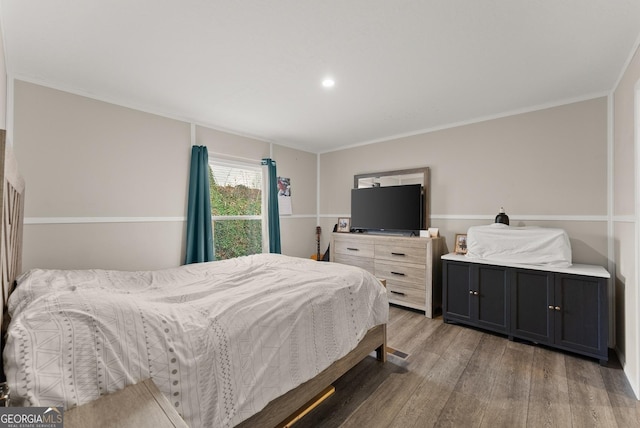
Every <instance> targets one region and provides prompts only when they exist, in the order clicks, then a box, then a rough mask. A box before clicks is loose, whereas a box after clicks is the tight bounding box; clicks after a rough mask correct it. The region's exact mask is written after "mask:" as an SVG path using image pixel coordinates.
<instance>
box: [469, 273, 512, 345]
mask: <svg viewBox="0 0 640 428" xmlns="http://www.w3.org/2000/svg"><path fill="white" fill-rule="evenodd" d="M508 283H509V282H508V277H507V268H505V267H501V266H491V265H474V266H473V267H472V273H471V293H473V294H471V293H470V297H471V318H472V319H474V320H476V321H477V325H478V327H482V328H486V329H489V330H493V331H496V332H500V333H506V332H507V330H508V325H509V317H508V306H509V305H508V304H507V303H508V300H507V296H508V295H509V293H508V289H507V285H508Z"/></svg>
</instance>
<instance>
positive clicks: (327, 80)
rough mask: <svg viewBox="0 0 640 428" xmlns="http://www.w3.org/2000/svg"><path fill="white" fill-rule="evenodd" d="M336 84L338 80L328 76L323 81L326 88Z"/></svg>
mask: <svg viewBox="0 0 640 428" xmlns="http://www.w3.org/2000/svg"><path fill="white" fill-rule="evenodd" d="M335 84H336V82H335V81H334V80H333V79H331V78H327V79H324V80H323V81H322V86H324V87H325V88H333V86H334V85H335Z"/></svg>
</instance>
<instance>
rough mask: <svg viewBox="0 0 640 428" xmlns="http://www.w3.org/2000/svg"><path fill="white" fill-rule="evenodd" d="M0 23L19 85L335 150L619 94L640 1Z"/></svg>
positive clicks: (375, 4)
mask: <svg viewBox="0 0 640 428" xmlns="http://www.w3.org/2000/svg"><path fill="white" fill-rule="evenodd" d="M0 19H1V20H2V24H1V25H2V30H3V37H4V44H5V51H6V52H5V54H6V66H7V72H8V74H9V77H15V78H18V79H23V80H27V81H31V82H35V83H40V84H44V85H47V86H51V87H54V88H58V89H62V90H66V91H69V92H73V93H77V94H81V95H86V96H90V97H93V98H96V99H100V100H104V101H109V102H113V103H116V104H121V105H124V106H128V107H132V108H136V109H140V110H145V111H149V112H152V113H157V114H161V115H165V116H169V117H173V118H178V119H182V120H186V121H189V122H193V123H197V124H201V125H205V126H209V127H213V128H216V129H220V130H225V131H231V132H234V133H238V134H241V135H247V136H252V137H257V138H260V139H262V140H265V141H271V142H274V143H278V144H283V145H287V146H292V147H297V148H300V149H302V150H306V151H310V152H326V151H331V150H334V149H337V148H342V147H348V146H352V145H359V144H364V143H369V142H374V141H381V140H385V139H389V138H392V137H396V136H401V135H411V134H416V133H420V132H423V131H428V130H433V129H439V128H443V127H447V126H452V125H455V124H460V123H468V122H472V121H476V120H481V119H483V118H489V117H498V116H501V115H504V114H510V113H513V112H518V111H526V110H530V109H535V108H538V107H543V106H549V105H556V104H561V103H565V102H569V101H574V100H580V99H587V98H591V97H594V96H599V95H603V94H606V93H608V92H609V91H611V90H612V89H613V87H614V85H615V84H616V81H617V79H618V78H619V76H620V74H621V72H622V71H623V68H624V66H625V64H626V62H627V61H628V59H629V57H630V55H631V53H632V51H633V49H634V47H635V46H637V41H638V40H639V39H638V37H639V35H640V1H639V0H560V1H558V0H546V1H545V0H537V1H532V0H424V1H418V0H411V1H409V0H322V1H309V0H241V1H233V0H181V1H178V0H173V1H171V0H134V1H132V0H109V1H104V0H47V1H37V0H21V1H16V0H0ZM327 76H331V77H333V78H334V79H335V82H336V83H335V86H334V87H333V88H331V89H325V88H323V86H322V85H321V81H322V80H323V78H325V77H327Z"/></svg>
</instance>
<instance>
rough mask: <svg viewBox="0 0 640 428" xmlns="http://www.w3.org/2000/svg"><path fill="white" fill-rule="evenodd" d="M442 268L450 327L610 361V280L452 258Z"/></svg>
mask: <svg viewBox="0 0 640 428" xmlns="http://www.w3.org/2000/svg"><path fill="white" fill-rule="evenodd" d="M585 266H586V265H585ZM442 267H443V319H444V321H445V322H450V323H462V324H467V325H472V326H474V327H479V328H482V329H486V330H491V331H495V332H498V333H503V334H506V335H507V336H508V337H509V338H519V339H525V340H529V341H532V342H535V343H539V344H543V345H547V346H551V347H555V348H559V349H563V350H566V351H571V352H576V353H579V354H582V355H586V356H589V357H593V358H597V359H598V360H600V361H601V362H605V361H607V359H608V348H607V342H608V301H607V280H606V277H605V276H589V275H578V274H573V273H567V272H558V271H545V270H537V269H527V268H519V267H513V266H510V267H509V266H499V265H492V264H486V263H473V262H466V261H456V260H446V259H444V260H443V265H442ZM564 270H565V271H566V270H567V269H564ZM569 270H570V269H569ZM576 272H581V270H580V269H576ZM605 272H606V271H605Z"/></svg>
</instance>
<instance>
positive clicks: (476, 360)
mask: <svg viewBox="0 0 640 428" xmlns="http://www.w3.org/2000/svg"><path fill="white" fill-rule="evenodd" d="M387 333H388V345H389V346H391V347H393V348H395V349H398V350H400V351H402V352H405V353H407V354H409V356H408V357H407V358H406V359H404V360H403V359H401V358H398V357H396V356H394V355H390V356H389V360H388V362H387V363H386V364H382V363H379V362H378V361H376V360H375V359H374V358H372V357H370V358H367V359H366V360H365V361H363V362H361V363H360V364H359V365H357V366H356V367H355V368H354V369H353V370H351V371H350V372H348V373H347V374H346V375H344V376H343V377H342V378H340V379H339V380H338V381H337V382H336V383H334V386H335V387H336V392H335V394H334V395H333V396H331V397H330V398H329V399H327V400H326V401H325V402H324V403H322V404H321V405H320V406H319V407H318V408H316V409H315V410H313V411H312V412H311V413H309V414H308V415H307V416H305V417H304V418H303V419H302V420H300V421H299V422H298V423H296V424H295V428H305V427H310V428H311V427H314V428H316V427H358V428H360V427H367V428H370V427H465V428H466V427H487V428H488V427H491V428H496V427H536V428H537V427H579V428H582V427H599V428H602V427H625V428H627V427H640V402H638V401H637V400H636V398H635V395H634V394H633V391H632V390H631V387H630V386H629V383H628V382H627V379H626V377H625V375H624V373H623V372H622V369H621V368H620V367H619V365H618V364H617V363H616V362H615V358H613V361H611V362H610V363H609V365H608V366H607V367H603V366H600V365H599V364H598V362H597V361H595V360H592V359H587V358H583V357H580V356H575V355H573V354H568V353H562V352H559V351H556V350H551V349H547V348H544V347H540V346H536V345H532V344H529V343H524V342H511V341H509V340H507V339H506V337H504V336H500V335H493V334H491V333H485V332H482V331H479V330H475V329H472V328H468V327H462V326H457V325H453V324H445V323H443V322H442V317H438V318H435V319H429V318H426V317H424V315H423V314H421V313H418V312H412V311H409V310H406V309H400V308H398V307H391V311H390V322H389V325H388V330H387Z"/></svg>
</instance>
